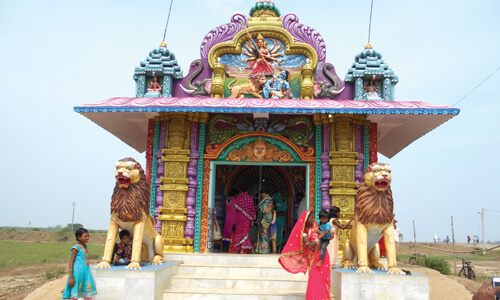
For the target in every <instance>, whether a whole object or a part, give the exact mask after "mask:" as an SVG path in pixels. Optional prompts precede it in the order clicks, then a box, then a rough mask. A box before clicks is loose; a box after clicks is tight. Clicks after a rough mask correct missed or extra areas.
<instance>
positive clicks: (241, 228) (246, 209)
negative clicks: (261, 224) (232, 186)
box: [233, 192, 255, 254]
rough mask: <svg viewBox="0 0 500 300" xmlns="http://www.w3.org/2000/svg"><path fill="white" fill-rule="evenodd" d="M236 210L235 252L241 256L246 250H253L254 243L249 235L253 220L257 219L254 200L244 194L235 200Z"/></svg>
mask: <svg viewBox="0 0 500 300" xmlns="http://www.w3.org/2000/svg"><path fill="white" fill-rule="evenodd" d="M233 202H234V208H235V209H236V226H235V230H234V231H235V233H234V252H235V253H238V252H240V253H241V254H243V253H245V250H251V249H252V243H251V242H250V237H249V235H248V233H249V232H250V228H251V227H252V222H253V219H255V207H254V204H253V198H252V197H250V195H248V194H247V193H246V192H242V193H241V194H239V195H238V197H237V198H236V199H235V200H233Z"/></svg>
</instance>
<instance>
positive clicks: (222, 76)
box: [212, 63, 226, 98]
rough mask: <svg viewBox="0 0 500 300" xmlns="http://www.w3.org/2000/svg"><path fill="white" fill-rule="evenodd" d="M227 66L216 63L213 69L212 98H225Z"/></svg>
mask: <svg viewBox="0 0 500 300" xmlns="http://www.w3.org/2000/svg"><path fill="white" fill-rule="evenodd" d="M225 82H226V66H224V65H223V64H220V63H216V64H214V66H213V69H212V98H224V84H225Z"/></svg>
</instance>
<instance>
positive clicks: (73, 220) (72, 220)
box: [71, 201, 76, 233]
mask: <svg viewBox="0 0 500 300" xmlns="http://www.w3.org/2000/svg"><path fill="white" fill-rule="evenodd" d="M75 206H76V202H75V201H73V218H72V219H71V233H73V225H75Z"/></svg>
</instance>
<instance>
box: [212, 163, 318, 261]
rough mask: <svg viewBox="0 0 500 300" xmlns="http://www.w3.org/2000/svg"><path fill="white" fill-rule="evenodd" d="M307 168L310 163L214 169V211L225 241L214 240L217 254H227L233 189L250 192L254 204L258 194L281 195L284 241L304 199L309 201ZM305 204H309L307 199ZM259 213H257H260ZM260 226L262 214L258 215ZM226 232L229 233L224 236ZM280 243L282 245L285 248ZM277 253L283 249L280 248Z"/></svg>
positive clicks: (227, 165)
mask: <svg viewBox="0 0 500 300" xmlns="http://www.w3.org/2000/svg"><path fill="white" fill-rule="evenodd" d="M308 172H309V170H308V166H307V164H290V165H286V164H280V165H255V164H252V165H249V164H246V165H245V164H237V165H234V164H220V165H216V167H215V189H214V192H215V195H214V198H213V202H212V203H213V204H212V205H213V206H212V207H213V208H214V209H215V214H216V218H217V222H218V225H219V227H220V230H221V233H222V234H223V235H224V240H223V239H221V240H220V242H219V241H217V240H215V241H214V252H228V248H229V243H230V236H228V235H229V234H228V232H231V229H230V228H229V229H226V209H227V208H228V207H230V203H229V202H228V201H227V200H228V198H229V196H230V192H231V190H233V189H234V190H237V191H238V192H240V191H248V194H249V195H250V196H252V197H253V199H254V204H255V205H257V204H258V203H259V202H260V200H261V199H260V195H259V191H261V190H264V191H266V192H267V193H268V194H269V195H270V196H271V197H274V196H275V195H277V194H280V196H281V199H282V201H283V202H285V203H286V204H287V210H286V212H282V213H280V214H281V216H283V215H284V216H285V224H284V228H283V242H282V244H283V243H284V241H285V240H286V238H288V234H289V232H290V231H291V229H292V228H293V226H294V225H295V223H296V222H297V219H298V215H297V214H298V211H299V204H300V202H301V200H303V199H307V198H306V197H305V195H306V194H307V192H306V191H307V190H308V184H309V182H308V179H309V176H308ZM304 202H307V201H306V200H304ZM301 207H303V209H307V203H303V204H302V206H301ZM257 211H258V210H257ZM256 219H257V220H256V221H255V223H259V221H258V219H259V213H257V218H256ZM225 229H226V233H225V234H224V232H225ZM282 244H281V245H282ZM281 245H279V247H278V250H280V248H281V247H280V246H281Z"/></svg>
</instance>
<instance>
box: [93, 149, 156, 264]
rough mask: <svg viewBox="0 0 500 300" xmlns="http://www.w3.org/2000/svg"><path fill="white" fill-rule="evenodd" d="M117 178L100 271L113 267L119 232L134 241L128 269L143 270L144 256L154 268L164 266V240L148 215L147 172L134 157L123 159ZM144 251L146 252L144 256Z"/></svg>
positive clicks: (149, 191) (148, 187)
mask: <svg viewBox="0 0 500 300" xmlns="http://www.w3.org/2000/svg"><path fill="white" fill-rule="evenodd" d="M115 178H116V185H115V189H114V191H113V196H112V197H111V220H110V221H109V228H108V235H107V237H106V245H105V247H104V255H103V259H102V261H101V263H99V264H98V265H97V268H109V267H110V263H111V257H112V256H113V251H114V248H115V242H116V236H117V234H118V230H119V229H122V230H127V231H128V232H130V234H131V236H132V240H133V243H132V257H131V258H132V259H131V262H130V264H129V265H128V266H127V268H128V269H140V268H141V266H140V262H141V257H143V259H142V261H149V260H151V261H150V263H151V264H153V265H157V264H162V263H163V262H164V261H165V258H164V256H163V246H164V245H163V237H162V236H161V235H159V234H158V233H157V232H156V231H155V226H154V221H151V216H150V215H149V198H150V193H151V189H150V185H149V183H148V182H147V181H146V175H145V174H144V170H143V169H142V167H141V165H140V164H139V163H138V162H136V161H135V160H134V159H133V158H124V159H122V160H120V161H118V162H117V163H116V172H115ZM143 245H144V246H143ZM143 248H144V249H145V250H147V251H145V253H143V251H142V250H143ZM141 254H143V255H142V256H141Z"/></svg>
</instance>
